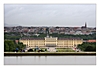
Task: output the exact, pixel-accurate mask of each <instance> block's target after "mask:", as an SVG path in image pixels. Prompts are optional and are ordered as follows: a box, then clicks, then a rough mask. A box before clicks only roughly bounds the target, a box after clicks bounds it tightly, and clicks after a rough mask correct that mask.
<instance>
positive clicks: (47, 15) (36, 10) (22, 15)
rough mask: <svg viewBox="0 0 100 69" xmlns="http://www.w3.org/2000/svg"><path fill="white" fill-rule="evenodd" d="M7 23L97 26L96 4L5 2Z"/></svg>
mask: <svg viewBox="0 0 100 69" xmlns="http://www.w3.org/2000/svg"><path fill="white" fill-rule="evenodd" d="M4 10H5V13H4V15H5V19H4V20H5V23H8V24H18V25H23V26H24V25H27V26H28V25H29V26H30V25H52V26H54V25H64V26H68V25H70V26H72V25H73V26H76V25H77V26H81V25H83V24H84V22H88V24H89V25H90V26H95V22H96V20H95V17H96V9H95V5H94V4H93V5H71V4H68V5H67V4H66V5H64V4H62V5H60V4H56V5H54V4H53V5H52V4H43V5H41V4H23V5H22V4H15V5H14V4H13V5H12V4H5V5H4Z"/></svg>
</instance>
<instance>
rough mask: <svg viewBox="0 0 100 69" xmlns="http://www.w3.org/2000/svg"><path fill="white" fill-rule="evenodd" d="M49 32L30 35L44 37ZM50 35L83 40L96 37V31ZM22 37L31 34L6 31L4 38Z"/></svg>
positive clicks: (14, 38)
mask: <svg viewBox="0 0 100 69" xmlns="http://www.w3.org/2000/svg"><path fill="white" fill-rule="evenodd" d="M46 35H47V34H42V33H41V34H40V35H39V36H30V37H34V38H43V37H46ZM49 35H50V36H53V37H61V38H81V39H83V40H89V39H96V33H94V34H90V35H71V34H57V33H53V34H49ZM21 37H29V36H25V35H23V36H22V35H21V34H20V33H15V32H14V33H4V39H10V40H16V39H17V40H18V39H20V38H21Z"/></svg>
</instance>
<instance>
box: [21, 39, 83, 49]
mask: <svg viewBox="0 0 100 69" xmlns="http://www.w3.org/2000/svg"><path fill="white" fill-rule="evenodd" d="M19 42H22V43H23V44H25V45H26V46H27V47H31V48H34V47H36V46H38V47H41V48H46V47H55V48H73V47H77V45H78V44H82V43H83V39H80V38H58V37H45V38H32V37H28V38H26V37H23V38H21V39H20V40H19Z"/></svg>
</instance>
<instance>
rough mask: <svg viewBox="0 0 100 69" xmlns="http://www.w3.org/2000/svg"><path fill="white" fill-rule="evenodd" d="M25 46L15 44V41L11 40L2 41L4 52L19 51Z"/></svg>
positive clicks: (19, 43)
mask: <svg viewBox="0 0 100 69" xmlns="http://www.w3.org/2000/svg"><path fill="white" fill-rule="evenodd" d="M25 47H26V46H25V45H23V43H21V42H18V43H15V41H13V40H4V52H14V51H15V50H16V48H18V49H19V51H20V50H21V49H24V48H25Z"/></svg>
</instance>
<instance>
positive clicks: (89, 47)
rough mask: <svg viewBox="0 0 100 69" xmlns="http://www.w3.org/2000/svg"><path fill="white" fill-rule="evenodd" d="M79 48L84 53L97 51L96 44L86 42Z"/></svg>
mask: <svg viewBox="0 0 100 69" xmlns="http://www.w3.org/2000/svg"><path fill="white" fill-rule="evenodd" d="M78 48H79V49H81V50H82V51H96V42H94V43H88V42H84V43H82V44H80V45H78Z"/></svg>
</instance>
